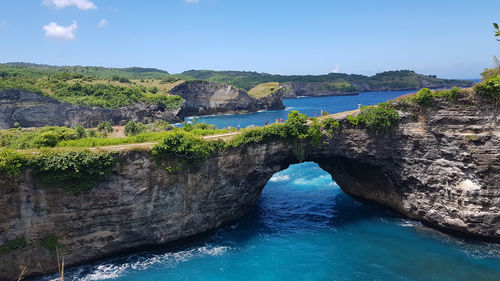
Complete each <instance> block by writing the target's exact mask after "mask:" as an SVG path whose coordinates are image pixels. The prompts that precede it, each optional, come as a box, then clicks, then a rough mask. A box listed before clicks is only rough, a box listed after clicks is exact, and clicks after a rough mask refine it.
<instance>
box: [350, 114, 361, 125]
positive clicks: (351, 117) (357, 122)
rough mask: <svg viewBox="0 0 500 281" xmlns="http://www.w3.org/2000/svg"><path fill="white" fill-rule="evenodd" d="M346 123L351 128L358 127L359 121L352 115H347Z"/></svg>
mask: <svg viewBox="0 0 500 281" xmlns="http://www.w3.org/2000/svg"><path fill="white" fill-rule="evenodd" d="M347 121H349V123H350V124H351V125H353V126H358V125H359V119H358V118H357V117H356V116H354V115H347Z"/></svg>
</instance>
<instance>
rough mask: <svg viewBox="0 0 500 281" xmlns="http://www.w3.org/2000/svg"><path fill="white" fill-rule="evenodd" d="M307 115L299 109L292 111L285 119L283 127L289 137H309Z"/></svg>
mask: <svg viewBox="0 0 500 281" xmlns="http://www.w3.org/2000/svg"><path fill="white" fill-rule="evenodd" d="M306 123H307V115H305V114H300V113H299V112H298V111H295V110H293V111H290V113H289V114H288V119H287V120H286V121H285V123H284V125H283V127H284V129H285V135H286V136H287V137H288V138H293V139H303V138H306V137H307V130H308V128H307V126H306Z"/></svg>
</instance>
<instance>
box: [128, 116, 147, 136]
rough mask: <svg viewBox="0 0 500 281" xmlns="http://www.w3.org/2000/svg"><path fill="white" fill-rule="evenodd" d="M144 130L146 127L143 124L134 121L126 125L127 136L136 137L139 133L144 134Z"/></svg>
mask: <svg viewBox="0 0 500 281" xmlns="http://www.w3.org/2000/svg"><path fill="white" fill-rule="evenodd" d="M144 129H145V126H144V125H142V123H141V122H134V121H133V120H130V121H128V123H127V124H125V135H127V136H135V135H137V134H139V133H142V132H143V131H144Z"/></svg>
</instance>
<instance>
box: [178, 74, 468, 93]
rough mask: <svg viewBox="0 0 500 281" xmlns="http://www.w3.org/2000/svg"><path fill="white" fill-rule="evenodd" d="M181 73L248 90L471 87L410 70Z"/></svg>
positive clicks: (463, 82)
mask: <svg viewBox="0 0 500 281" xmlns="http://www.w3.org/2000/svg"><path fill="white" fill-rule="evenodd" d="M181 75H182V76H184V79H186V78H187V77H192V78H195V79H201V80H208V81H213V82H221V83H227V84H231V85H233V86H236V87H239V88H242V89H245V90H250V89H252V88H253V87H255V86H257V85H259V84H261V83H268V82H279V83H286V82H303V83H309V82H322V83H327V82H328V83H342V82H347V83H349V84H352V85H353V86H354V87H356V88H357V89H358V90H360V91H381V90H402V89H419V88H421V87H429V88H440V87H453V86H458V87H470V86H472V82H470V81H466V80H449V79H440V78H437V77H436V76H435V75H422V74H418V73H415V72H414V71H411V70H398V71H386V72H382V73H378V74H376V75H373V76H363V75H357V74H344V73H330V74H325V75H275V74H267V73H258V72H250V71H213V70H189V71H185V72H183V73H182V74H181Z"/></svg>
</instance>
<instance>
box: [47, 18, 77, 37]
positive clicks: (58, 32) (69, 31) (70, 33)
mask: <svg viewBox="0 0 500 281" xmlns="http://www.w3.org/2000/svg"><path fill="white" fill-rule="evenodd" d="M77 28H78V24H77V23H76V21H73V23H72V24H71V25H68V26H61V25H58V24H57V23H55V22H51V23H49V24H47V25H45V26H44V27H43V31H45V37H52V38H56V39H63V40H73V39H75V34H74V33H75V31H76V29H77Z"/></svg>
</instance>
